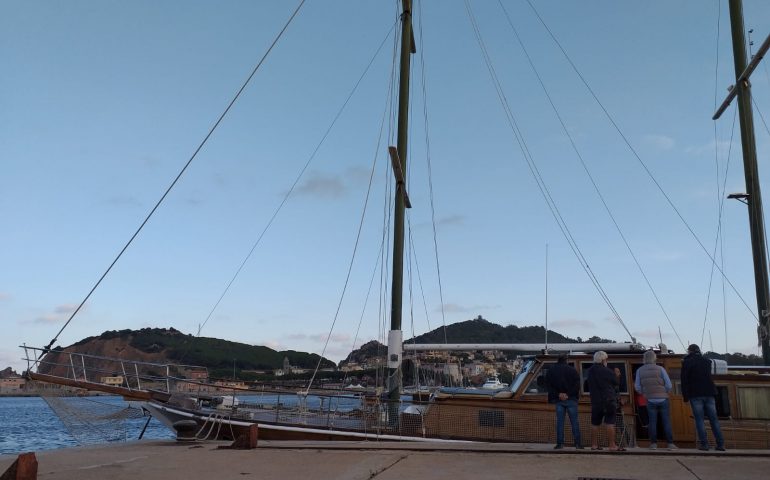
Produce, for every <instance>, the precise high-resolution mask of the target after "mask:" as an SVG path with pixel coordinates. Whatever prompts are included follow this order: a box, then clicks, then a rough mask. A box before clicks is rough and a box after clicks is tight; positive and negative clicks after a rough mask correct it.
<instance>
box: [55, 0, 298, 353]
mask: <svg viewBox="0 0 770 480" xmlns="http://www.w3.org/2000/svg"><path fill="white" fill-rule="evenodd" d="M304 3H305V0H301V1H300V3H299V5H298V6H297V8H296V9H295V10H294V13H292V14H291V17H289V20H287V22H286V24H285V25H284V26H283V28H282V29H281V31H280V32H279V33H278V35H277V36H276V37H275V39H274V40H273V43H271V44H270V47H269V48H268V49H267V51H266V52H265V54H264V55H262V58H261V59H260V60H259V62H258V63H257V66H256V67H254V69H253V70H252V71H251V74H250V75H249V76H248V78H246V81H245V82H243V85H241V88H240V89H238V92H237V93H236V94H235V96H234V97H233V99H232V100H230V103H229V104H228V105H227V108H225V110H224V112H222V114H221V115H220V116H219V118H218V119H217V121H216V122H214V125H213V126H212V127H211V129H210V130H209V132H208V133H207V134H206V136H205V137H204V138H203V141H201V143H200V144H199V145H198V148H196V149H195V151H194V152H193V154H192V155H191V156H190V159H189V160H187V163H185V165H184V167H182V170H180V172H179V173H178V174H177V176H176V178H174V181H173V182H171V185H169V186H168V188H167V189H166V191H165V192H164V193H163V195H162V196H161V197H160V199H159V200H158V202H157V203H156V204H155V206H154V207H152V210H150V213H149V214H147V217H145V219H144V221H143V222H142V223H141V224H140V225H139V228H137V229H136V231H135V232H134V234H133V235H131V238H130V239H129V240H128V242H127V243H126V244H125V245H124V246H123V248H122V249H121V250H120V252H119V253H118V255H117V257H115V259H114V260H113V261H112V263H111V264H110V266H109V267H107V270H105V271H104V273H103V274H102V276H101V277H99V280H97V281H96V284H94V286H93V287H92V288H91V290H90V291H89V292H88V295H86V297H85V298H84V299H83V301H82V302H80V304H79V305H78V307H77V308H76V309H75V311H74V312H72V315H70V317H69V319H68V320H67V321H66V322H65V323H64V325H63V326H62V327H61V329H59V332H58V333H57V334H56V336H55V337H54V338H53V340H51V343H49V344H48V345H46V347H45V348H44V350H45V351H46V352H48V351H50V349H51V347H52V346H53V345H54V343H56V340H58V339H59V335H61V333H62V332H63V331H64V329H65V328H67V325H69V324H70V322H71V321H72V319H73V318H75V315H77V314H78V312H79V311H80V309H81V308H83V305H85V303H86V302H87V301H88V299H89V298H90V297H91V294H92V293H94V291H95V290H96V288H97V287H98V286H99V284H101V283H102V280H104V278H105V277H106V276H107V274H108V273H110V270H112V267H113V266H114V265H115V264H116V263H117V262H118V260H119V259H120V257H121V256H123V253H124V252H125V251H126V249H128V247H129V245H131V243H132V242H133V241H134V239H135V238H136V237H137V235H139V232H141V231H142V229H143V228H144V226H145V225H146V224H147V222H148V221H149V220H150V217H152V215H153V214H154V213H155V210H157V209H158V207H160V204H161V203H162V202H163V200H165V198H166V196H167V195H168V194H169V193H170V192H171V189H172V188H174V185H176V183H177V182H178V181H179V179H180V178H181V177H182V175H183V174H184V172H185V171H186V170H187V167H189V166H190V164H191V163H192V161H193V160H194V159H195V157H196V156H197V155H198V152H200V151H201V149H202V148H203V146H204V145H205V144H206V142H207V141H208V139H209V138H210V137H211V135H212V134H213V133H214V130H216V129H217V127H218V126H219V124H220V123H221V122H222V120H223V119H224V118H225V115H227V113H228V112H229V111H230V108H232V106H233V105H234V104H235V102H236V100H238V97H240V96H241V93H243V91H244V90H245V89H246V86H247V85H248V84H249V82H250V81H251V79H252V78H253V77H254V75H255V74H256V73H257V70H259V67H261V66H262V64H263V63H264V62H265V59H266V58H267V56H268V55H269V54H270V52H271V51H272V50H273V47H275V45H276V44H277V43H278V40H279V39H280V38H281V36H283V33H284V32H285V31H286V29H287V28H288V27H289V24H290V23H291V21H292V20H294V17H296V16H297V13H299V9H300V8H302V5H304Z"/></svg>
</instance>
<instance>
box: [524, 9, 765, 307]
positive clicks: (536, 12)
mask: <svg viewBox="0 0 770 480" xmlns="http://www.w3.org/2000/svg"><path fill="white" fill-rule="evenodd" d="M526 1H527V3H528V4H529V6H530V8H531V9H532V11H533V12H534V13H535V16H537V18H538V20H539V21H540V23H541V24H542V25H543V27H544V28H545V29H546V31H547V32H548V34H549V35H550V37H551V39H552V40H553V41H554V43H555V44H556V46H557V47H558V48H559V50H561V52H562V54H563V55H564V57H565V58H566V59H567V62H569V64H570V66H571V67H572V69H573V70H574V72H575V73H576V74H577V76H578V77H579V78H580V80H581V81H582V82H583V85H585V87H586V89H587V90H588V92H589V93H590V94H591V96H592V97H593V99H594V101H595V102H596V103H597V105H599V108H601V110H602V112H604V115H605V116H606V117H607V119H608V121H609V122H610V124H611V125H612V126H613V128H614V129H615V131H616V132H618V135H619V136H620V138H621V139H622V140H623V142H624V143H625V144H626V146H627V147H628V149H629V150H630V151H631V154H632V155H633V156H634V158H636V160H637V161H638V162H639V164H640V165H641V166H642V169H643V170H644V171H645V173H646V174H647V176H648V177H649V178H650V180H651V181H652V183H653V184H654V185H655V187H656V188H657V189H658V191H659V192H660V193H661V195H663V198H665V200H666V202H667V203H668V205H669V206H670V207H671V208H672V210H673V211H674V213H676V216H677V217H678V218H679V220H680V221H681V222H682V224H683V225H684V226H685V228H686V229H687V231H688V232H689V233H690V235H691V236H692V237H693V239H694V240H695V242H696V243H697V244H698V246H699V247H700V248H701V250H702V251H703V253H705V254H706V256H708V257H709V259H710V260H711V262H712V263H715V264H716V263H717V262H716V260H715V259H714V257H712V256H711V254H710V253H709V251H708V250H707V249H706V247H705V245H703V242H701V240H700V238H699V237H698V235H697V234H696V233H695V231H694V230H693V229H692V227H691V226H690V224H689V223H688V222H687V220H685V218H684V216H683V215H682V213H681V212H680V211H679V209H678V208H677V206H676V204H675V203H674V201H673V200H671V197H670V196H669V195H668V193H666V191H665V190H664V189H663V186H661V185H660V183H659V182H658V180H657V179H656V178H655V176H654V175H653V174H652V171H650V169H649V168H648V167H647V164H646V163H645V162H644V160H642V158H641V156H640V155H639V153H638V152H637V151H636V149H635V148H634V147H633V145H631V142H630V141H629V140H628V137H626V135H625V134H624V133H623V131H622V130H621V129H620V126H619V125H618V124H617V122H616V121H615V118H614V117H613V116H612V115H611V114H610V113H609V111H608V110H607V108H606V107H605V106H604V104H603V103H602V102H601V101H600V100H599V97H598V96H597V95H596V93H595V92H594V90H593V89H592V88H591V86H590V85H589V84H588V82H587V81H586V79H585V77H584V76H583V74H582V73H581V72H580V70H579V69H578V68H577V66H576V65H575V63H574V62H573V61H572V59H571V58H570V56H569V55H568V54H567V51H566V50H565V49H564V47H563V46H562V44H561V43H560V42H559V40H558V39H557V38H556V36H555V35H554V33H553V32H552V31H551V29H550V28H549V27H548V25H547V24H546V23H545V21H544V20H543V18H542V17H541V16H540V13H539V12H538V11H537V9H536V8H535V6H534V5H533V4H532V1H531V0H526ZM716 268H717V270H719V273H720V274H721V275H722V276H723V277H724V278H725V280H726V281H727V283H728V284H729V285H730V288H732V290H733V292H734V293H735V295H736V296H737V297H738V298H739V299H740V300H741V302H742V303H743V305H744V306H745V307H746V309H747V310H749V312H751V314H752V315H753V316H754V318H755V319H756V320H757V321H759V318H758V317H757V314H756V313H755V312H754V311H753V310H752V309H751V307H750V306H749V304H748V303H747V302H746V300H745V299H744V298H743V296H742V295H741V294H740V292H739V291H738V289H737V288H736V287H735V285H734V284H733V283H732V281H730V278H729V277H727V275H726V274H725V272H724V271H723V270H722V268H721V267H720V266H719V265H716Z"/></svg>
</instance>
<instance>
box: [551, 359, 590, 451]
mask: <svg viewBox="0 0 770 480" xmlns="http://www.w3.org/2000/svg"><path fill="white" fill-rule="evenodd" d="M546 381H547V382H548V403H554V404H556V446H554V447H553V448H554V449H555V450H559V449H562V448H564V414H565V413H566V414H567V415H569V423H570V426H571V427H572V438H573V439H574V440H575V448H577V449H579V450H582V448H583V445H582V443H581V442H580V425H579V424H578V395H579V394H580V376H579V375H578V373H577V370H575V367H572V366H570V365H568V364H567V355H564V354H562V355H559V358H558V360H557V361H556V364H555V365H553V366H552V367H551V368H550V369H548V375H547V376H546Z"/></svg>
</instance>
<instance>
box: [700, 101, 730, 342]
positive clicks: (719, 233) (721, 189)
mask: <svg viewBox="0 0 770 480" xmlns="http://www.w3.org/2000/svg"><path fill="white" fill-rule="evenodd" d="M737 118H738V109H737V108H736V109H734V110H733V125H732V130H731V133H730V145H729V147H728V150H727V160H726V162H725V163H726V164H725V174H724V178H723V179H722V185H721V187H720V185H719V163H718V162H717V198H719V211H718V217H717V233H716V236H715V238H714V253H713V255H714V257H715V258H716V254H717V247H718V246H720V245H723V237H722V219H723V214H724V204H725V195H724V194H725V191H726V190H727V174H728V173H729V171H730V158H731V154H732V148H733V139H734V136H735V124H736V120H737ZM714 123H716V122H714ZM714 148H715V149H717V150H718V148H719V146H718V144H716V143H715V147H714ZM720 255H721V258H720V260H721V261H722V269H724V247H722V249H721V250H720ZM715 263H716V262H714V263H712V264H711V274H710V276H709V287H708V295H707V296H706V312H705V313H704V315H703V326H702V327H701V333H700V344H701V345H703V339H704V337H705V334H706V321H707V319H708V310H709V304H710V300H711V286H712V281H713V279H714V270H715V267H714V265H715ZM722 290H723V292H722V294H723V296H724V284H723V285H722ZM723 310H724V302H723ZM723 315H725V316H726V313H724V312H723ZM726 320H727V319H726V317H725V322H726ZM725 333H726V332H725ZM726 347H727V346H726V345H725V353H727V349H726Z"/></svg>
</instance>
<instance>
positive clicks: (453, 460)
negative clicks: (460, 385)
mask: <svg viewBox="0 0 770 480" xmlns="http://www.w3.org/2000/svg"><path fill="white" fill-rule="evenodd" d="M220 445H227V443H222V442H205V443H195V444H190V443H184V444H182V443H177V442H174V441H142V442H132V443H121V444H112V445H107V446H98V447H80V448H69V449H62V450H51V451H42V452H37V459H38V463H39V465H38V478H40V479H82V480H89V479H109V480H123V479H125V480H138V479H141V480H150V479H163V480H168V479H175V478H184V479H191V480H192V479H206V480H211V479H236V478H237V479H241V480H242V479H244V478H259V479H280V480H293V479H303V478H307V479H313V480H323V479H350V480H358V479H361V480H364V479H377V480H403V479H405V478H416V479H420V480H432V479H441V480H447V479H464V478H472V479H474V480H484V479H495V480H499V479H503V478H510V479H513V478H519V479H528V480H529V479H565V480H567V479H569V480H577V479H580V478H591V479H598V478H601V479H613V480H616V479H629V480H630V479H634V480H642V479H651V480H669V479H688V480H692V479H699V480H711V479H713V480H717V479H720V480H721V479H726V478H730V479H732V478H736V479H737V478H740V479H762V480H765V479H766V478H767V472H768V471H770V455H768V453H770V452H768V451H757V450H741V451H738V450H736V451H730V452H726V453H722V452H713V451H712V452H699V451H697V450H687V449H681V450H677V451H674V452H669V451H665V450H657V451H652V450H647V449H630V450H628V451H626V452H619V453H610V452H608V451H606V450H603V451H599V452H592V451H590V450H582V451H576V450H574V449H572V448H569V447H567V448H565V449H564V450H558V451H554V450H553V449H552V445H533V444H462V445H460V444H436V443H385V442H383V443H377V442H334V443H324V442H269V441H260V442H259V446H258V448H256V449H254V450H222V449H217V447H218V446H220ZM15 459H16V455H3V456H0V472H3V471H4V470H5V469H6V468H7V467H8V466H9V465H10V464H11V463H12V462H13V461H14V460H15Z"/></svg>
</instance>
